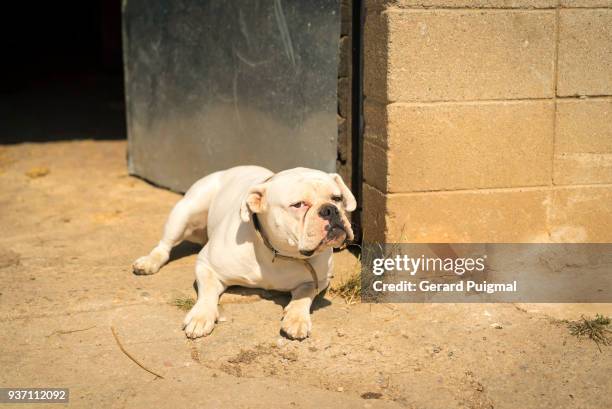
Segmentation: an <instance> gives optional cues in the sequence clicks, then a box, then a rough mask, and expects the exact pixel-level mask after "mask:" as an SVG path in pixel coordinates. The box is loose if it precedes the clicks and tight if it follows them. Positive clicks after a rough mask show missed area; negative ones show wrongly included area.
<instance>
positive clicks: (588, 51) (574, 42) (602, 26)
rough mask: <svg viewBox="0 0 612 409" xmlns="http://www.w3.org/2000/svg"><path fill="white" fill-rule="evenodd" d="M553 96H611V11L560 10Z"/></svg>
mask: <svg viewBox="0 0 612 409" xmlns="http://www.w3.org/2000/svg"><path fill="white" fill-rule="evenodd" d="M559 17H560V18H559V67H558V84H557V94H558V95H560V96H569V95H612V9H596V10H590V9H584V10H578V9H573V10H561V11H560V15H559Z"/></svg>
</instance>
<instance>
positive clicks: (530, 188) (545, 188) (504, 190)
mask: <svg viewBox="0 0 612 409" xmlns="http://www.w3.org/2000/svg"><path fill="white" fill-rule="evenodd" d="M364 183H366V184H367V185H368V186H369V187H371V188H373V189H374V190H376V191H378V192H379V193H381V194H382V195H385V196H398V197H401V196H417V195H423V196H424V195H428V194H432V193H434V194H460V193H512V192H516V193H518V192H525V191H529V192H530V191H558V190H567V189H574V188H612V183H590V184H580V185H554V186H551V185H534V186H516V187H493V188H473V189H448V190H442V189H441V190H421V191H415V192H386V193H385V192H383V191H382V190H380V189H379V188H377V187H376V186H374V185H372V184H371V183H370V182H368V181H367V180H366V181H364Z"/></svg>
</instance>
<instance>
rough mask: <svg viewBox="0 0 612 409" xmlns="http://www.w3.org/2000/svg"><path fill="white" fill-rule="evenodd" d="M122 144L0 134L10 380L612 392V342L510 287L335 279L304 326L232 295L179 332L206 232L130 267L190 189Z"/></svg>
mask: <svg viewBox="0 0 612 409" xmlns="http://www.w3.org/2000/svg"><path fill="white" fill-rule="evenodd" d="M125 148H126V144H125V142H93V141H78V142H54V143H41V144H21V145H10V146H2V147H0V186H1V189H0V226H1V232H2V234H1V235H0V350H1V351H2V354H1V355H0V367H1V368H2V370H1V371H0V386H3V387H9V386H10V387H68V388H70V404H69V406H70V407H75V408H77V407H78V408H98V407H99V408H165V407H176V408H195V407H198V408H217V407H231V408H277V407H289V408H307V407H319V408H327V407H329V408H336V409H337V408H344V407H347V408H348V407H350V408H355V407H357V408H359V407H363V408H370V407H371V408H379V407H381V408H415V409H425V408H440V409H448V408H521V409H523V408H583V409H584V408H599V409H604V408H611V407H612V393H611V391H612V377H611V375H612V360H611V351H612V348H610V347H607V348H606V347H602V352H600V351H599V350H598V348H597V346H596V345H595V344H594V343H593V342H591V341H589V340H579V339H577V338H576V337H573V336H571V335H570V334H569V332H568V330H567V328H566V327H565V326H564V325H562V324H559V323H555V322H554V321H553V320H551V319H550V318H549V317H548V316H546V315H544V314H542V313H541V312H534V311H535V310H532V309H530V308H523V307H521V306H516V305H512V304H471V305H469V304H468V305H457V304H422V305H421V304H419V305H415V304H393V305H366V304H356V305H347V304H346V303H344V301H343V300H342V299H339V298H331V297H330V296H327V298H326V299H325V300H322V301H319V302H318V303H317V308H316V309H315V311H314V313H313V324H314V327H313V334H312V336H311V337H310V338H309V339H307V340H305V341H303V342H298V341H289V340H287V339H285V338H282V337H281V336H280V335H279V326H280V318H281V311H282V305H283V303H284V302H286V301H287V299H286V297H284V296H278V295H266V294H263V296H259V295H257V294H250V295H240V294H229V295H224V296H223V298H222V300H221V304H222V315H223V316H224V317H225V321H224V322H221V323H220V324H219V325H218V326H217V328H216V329H215V331H214V332H213V334H212V335H211V336H210V337H207V338H203V339H199V340H196V341H190V340H188V339H186V338H185V336H184V334H183V332H182V331H181V328H180V323H181V321H182V319H183V316H184V314H185V312H184V311H181V310H180V309H179V308H177V307H176V306H174V305H172V301H173V300H175V299H176V298H177V297H184V296H194V295H195V291H194V288H193V282H194V273H193V269H194V261H195V251H197V248H196V247H194V246H183V247H181V248H180V249H179V251H178V252H175V253H174V260H173V261H172V262H171V263H170V264H169V265H167V266H166V267H164V268H163V269H162V271H161V272H160V273H159V274H156V275H153V276H135V275H133V274H132V273H131V269H130V265H131V263H132V261H133V260H134V259H135V258H137V257H138V256H141V255H143V254H145V253H146V252H147V251H148V250H150V248H151V246H152V245H154V244H155V243H156V241H157V240H158V239H159V235H160V232H161V228H162V225H163V222H164V220H165V217H166V215H167V213H168V211H169V210H170V208H171V207H172V205H173V203H174V202H175V201H176V200H177V199H178V197H179V196H178V195H177V194H175V193H171V192H168V191H166V190H163V189H159V188H156V187H154V186H151V185H149V184H147V183H146V182H144V181H141V180H139V179H136V178H133V177H130V176H128V175H127V172H126V166H125ZM366 217H367V215H366ZM338 258H339V259H340V261H341V263H340V264H341V265H344V266H347V265H352V263H353V261H351V257H350V256H348V255H343V254H340V255H339V257H338ZM342 260H344V261H342ZM342 268H344V267H342ZM347 268H350V267H347ZM556 311H557V313H558V314H559V313H561V314H570V315H571V314H572V310H571V308H566V309H557V310H556ZM561 318H562V317H561ZM566 318H572V317H569V316H568V317H566ZM111 326H112V327H114V328H115V329H116V331H117V334H118V336H119V339H120V340H121V342H122V344H123V345H124V347H125V349H126V350H127V351H128V352H129V353H130V354H131V355H133V356H134V357H135V358H137V359H138V360H139V361H140V362H142V363H143V364H144V365H145V366H146V367H147V368H150V369H152V370H154V371H156V372H158V373H159V374H161V375H162V376H163V379H160V378H156V377H155V376H153V375H151V374H150V373H148V372H146V371H144V370H143V369H141V368H140V367H138V366H137V365H136V364H135V363H134V362H132V361H131V360H130V359H129V358H128V357H127V356H126V355H125V354H124V353H122V352H121V350H120V348H119V346H118V345H117V343H116V341H115V339H114V338H113V335H112V333H111ZM44 406H45V405H38V404H37V405H35V406H34V407H36V408H41V407H44ZM50 406H52V407H61V406H62V405H50ZM15 407H27V405H19V406H15Z"/></svg>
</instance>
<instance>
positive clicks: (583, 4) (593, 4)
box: [560, 0, 612, 7]
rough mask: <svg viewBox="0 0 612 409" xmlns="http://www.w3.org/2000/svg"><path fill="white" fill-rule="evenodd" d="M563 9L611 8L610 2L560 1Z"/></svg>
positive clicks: (609, 0) (608, 0)
mask: <svg viewBox="0 0 612 409" xmlns="http://www.w3.org/2000/svg"><path fill="white" fill-rule="evenodd" d="M560 4H561V6H563V7H612V0H561V1H560Z"/></svg>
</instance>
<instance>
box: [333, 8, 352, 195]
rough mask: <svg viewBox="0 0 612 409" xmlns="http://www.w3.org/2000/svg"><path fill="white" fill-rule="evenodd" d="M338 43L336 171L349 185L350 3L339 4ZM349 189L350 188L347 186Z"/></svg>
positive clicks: (350, 95)
mask: <svg viewBox="0 0 612 409" xmlns="http://www.w3.org/2000/svg"><path fill="white" fill-rule="evenodd" d="M340 18H341V20H340V21H341V23H340V42H339V46H338V52H339V54H340V60H339V61H340V65H339V66H338V116H337V119H338V156H337V159H336V169H337V171H338V173H339V174H340V176H342V179H344V181H345V182H346V183H347V184H348V185H350V183H351V174H352V169H351V161H352V156H351V149H352V138H351V121H352V113H351V103H352V102H351V101H352V67H353V65H352V39H353V37H352V32H351V30H352V1H351V0H341V2H340ZM349 187H350V186H349Z"/></svg>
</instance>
